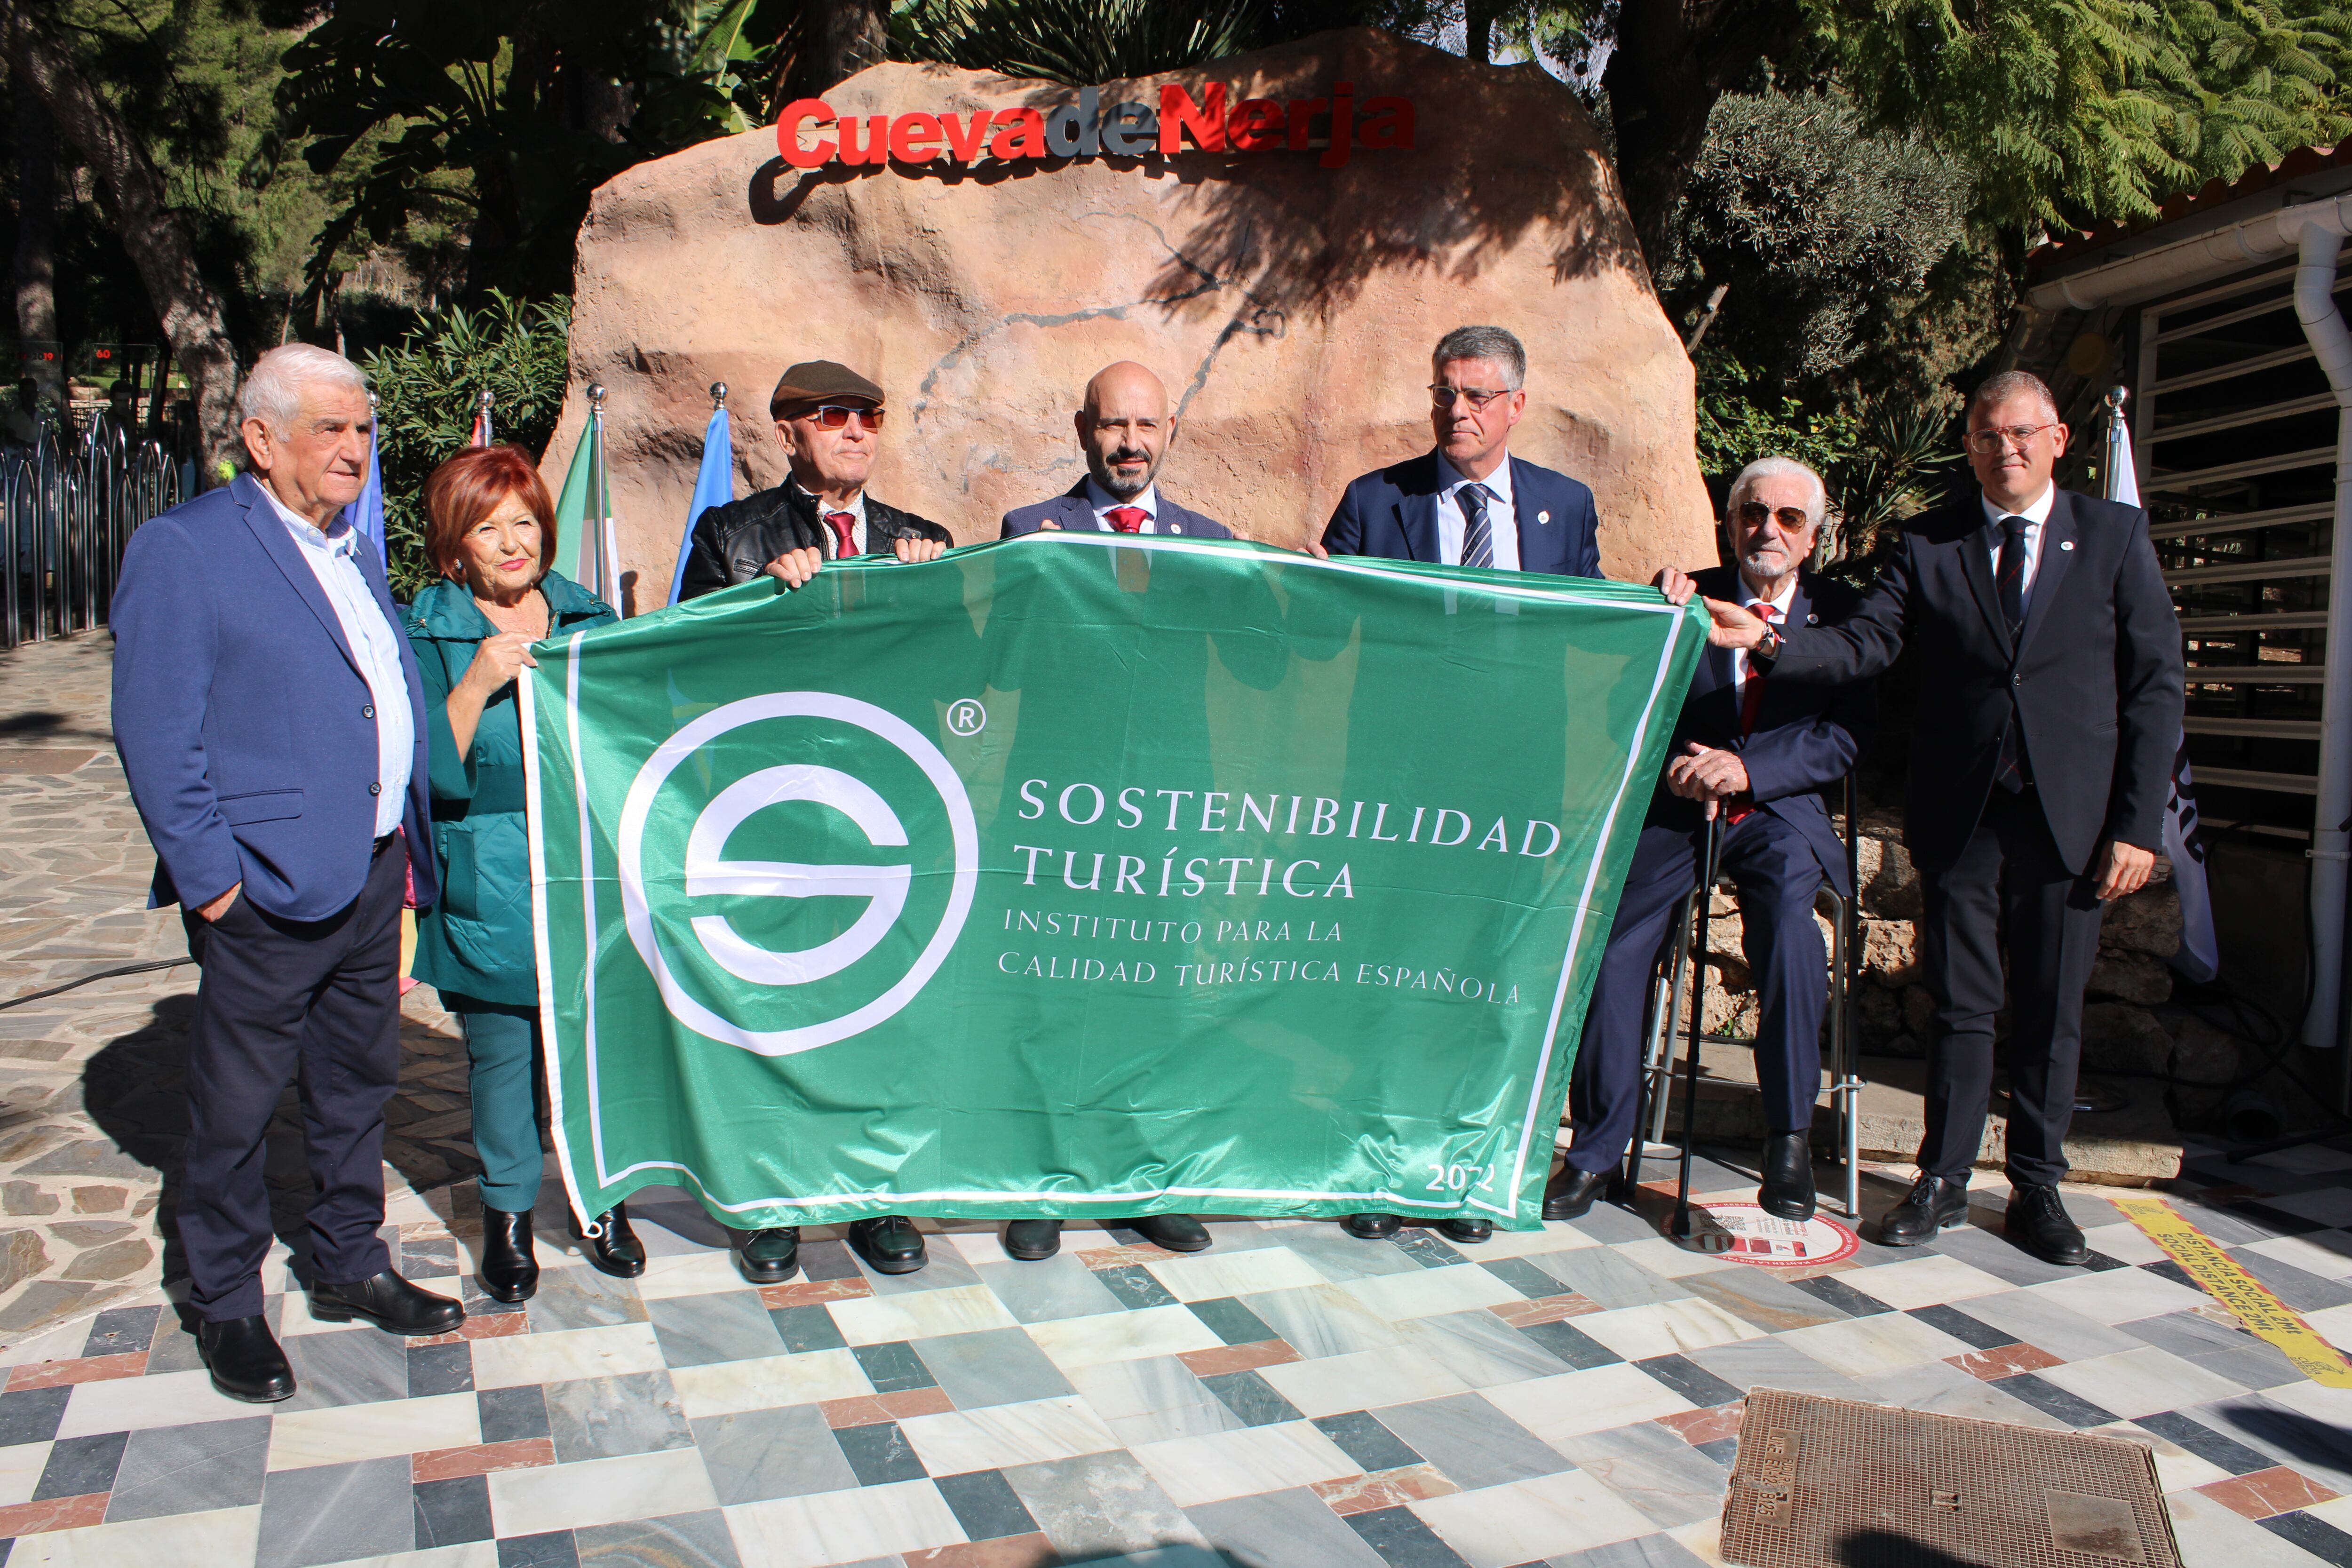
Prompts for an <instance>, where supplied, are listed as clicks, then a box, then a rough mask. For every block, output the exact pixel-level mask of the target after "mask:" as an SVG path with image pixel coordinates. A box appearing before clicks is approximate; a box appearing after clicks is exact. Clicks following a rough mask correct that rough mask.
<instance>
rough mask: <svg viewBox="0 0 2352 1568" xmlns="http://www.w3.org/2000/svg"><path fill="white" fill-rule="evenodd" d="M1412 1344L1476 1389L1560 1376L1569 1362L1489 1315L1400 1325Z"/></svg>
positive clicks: (1442, 1317) (1469, 1314)
mask: <svg viewBox="0 0 2352 1568" xmlns="http://www.w3.org/2000/svg"><path fill="white" fill-rule="evenodd" d="M1397 1330H1398V1331H1399V1332H1400V1333H1401V1334H1402V1335H1403V1336H1404V1342H1405V1344H1406V1345H1408V1346H1409V1347H1411V1348H1412V1349H1413V1350H1417V1351H1419V1352H1421V1353H1422V1354H1423V1355H1425V1356H1427V1357H1428V1358H1429V1359H1430V1360H1432V1361H1433V1362H1435V1363H1437V1364H1438V1365H1440V1366H1442V1367H1444V1369H1445V1370H1446V1371H1448V1372H1450V1373H1453V1374H1454V1376H1456V1377H1458V1378H1460V1379H1461V1380H1462V1381H1463V1382H1464V1383H1465V1384H1469V1385H1470V1386H1471V1387H1472V1388H1492V1387H1493V1386H1495V1385H1496V1384H1498V1383H1524V1382H1526V1381H1527V1380H1528V1378H1531V1377H1555V1376H1558V1375H1559V1373H1563V1372H1566V1371H1568V1370H1569V1367H1568V1363H1566V1362H1563V1361H1561V1360H1560V1359H1559V1357H1558V1356H1555V1355H1552V1354H1549V1352H1546V1351H1544V1350H1543V1349H1542V1348H1540V1346H1539V1345H1538V1342H1536V1341H1535V1340H1533V1339H1531V1338H1529V1337H1528V1335H1526V1334H1524V1333H1522V1332H1520V1331H1518V1330H1517V1329H1515V1328H1513V1327H1511V1326H1510V1325H1509V1324H1508V1323H1506V1322H1504V1321H1502V1320H1501V1319H1500V1318H1497V1317H1496V1316H1495V1314H1494V1313H1492V1312H1488V1311H1470V1312H1447V1313H1444V1314H1442V1315H1440V1316H1436V1317H1428V1318H1414V1319H1412V1320H1410V1321H1405V1322H1402V1323H1399V1324H1398V1325H1397Z"/></svg>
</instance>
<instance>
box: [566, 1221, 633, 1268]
mask: <svg viewBox="0 0 2352 1568" xmlns="http://www.w3.org/2000/svg"><path fill="white" fill-rule="evenodd" d="M564 1225H565V1226H566V1227H567V1228H569V1229H570V1230H571V1232H572V1240H574V1241H576V1242H578V1243H579V1244H580V1251H581V1253H582V1255H583V1256H584V1257H585V1258H587V1259H588V1262H589V1264H590V1266H591V1267H592V1268H594V1269H595V1270H596V1272H598V1273H599V1274H610V1275H611V1276H612V1277H613V1278H614V1279H635V1278H636V1277H637V1276H638V1275H640V1274H643V1273H644V1272H645V1271H646V1247H645V1243H643V1242H641V1241H639V1240H638V1239H637V1233H636V1232H635V1231H634V1230H632V1229H630V1228H629V1211H628V1208H627V1206H626V1205H622V1204H614V1205H613V1206H612V1207H611V1208H608V1209H606V1210H605V1211H604V1213H603V1214H600V1215H597V1216H596V1225H597V1227H598V1234H597V1235H594V1236H590V1235H589V1234H588V1233H587V1227H586V1226H583V1225H582V1224H581V1223H580V1216H579V1215H576V1214H572V1213H570V1212H569V1211H568V1210H567V1211H566V1213H565V1215H564Z"/></svg>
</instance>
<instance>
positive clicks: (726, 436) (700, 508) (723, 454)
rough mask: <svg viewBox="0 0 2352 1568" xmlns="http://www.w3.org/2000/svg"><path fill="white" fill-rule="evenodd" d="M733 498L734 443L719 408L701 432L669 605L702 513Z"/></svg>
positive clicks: (674, 598)
mask: <svg viewBox="0 0 2352 1568" xmlns="http://www.w3.org/2000/svg"><path fill="white" fill-rule="evenodd" d="M734 499H735V442H734V437H732V435H731V434H730V430H729V426H728V423H727V410H726V407H725V406H724V405H721V406H719V407H717V408H714V409H712V410H711V411H710V424H709V426H708V427H707V428H705V429H704V431H703V432H702V471H701V472H699V473H698V474H696V475H695V476H694V499H693V500H690V501H688V502H687V505H686V531H685V532H684V533H682V534H680V535H679V536H678V541H677V568H676V569H675V570H673V571H672V572H671V573H670V574H669V602H670V603H671V604H673V605H675V604H677V595H678V590H679V589H681V588H683V587H684V586H685V585H686V553H687V552H688V550H690V549H692V548H693V547H694V525H695V524H696V523H698V522H699V521H702V514H703V512H704V511H705V510H709V508H711V507H714V506H725V505H726V504H727V503H728V502H729V501H730V500H734Z"/></svg>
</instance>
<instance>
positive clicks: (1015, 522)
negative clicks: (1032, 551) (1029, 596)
mask: <svg viewBox="0 0 2352 1568" xmlns="http://www.w3.org/2000/svg"><path fill="white" fill-rule="evenodd" d="M1075 420H1076V426H1077V431H1078V450H1079V451H1081V452H1082V453H1084V454H1085V455H1086V460H1087V477H1086V478H1085V479H1080V480H1079V481H1078V482H1077V483H1076V484H1075V485H1073V486H1071V487H1070V488H1069V489H1067V490H1066V491H1065V492H1064V493H1062V494H1061V495H1057V496H1055V498H1054V499H1053V500H1041V501H1038V502H1036V503H1035V504H1034V505H1031V506H1023V507H1015V508H1013V510H1011V511H1008V512H1006V513H1005V514H1004V531H1003V535H1002V536H1001V537H1003V538H1005V539H1018V538H1019V537H1020V536H1021V535H1023V534H1024V533H1034V532H1036V531H1038V530H1039V529H1041V528H1042V529H1075V530H1076V531H1079V532H1085V531H1087V530H1089V529H1091V530H1094V531H1098V532H1104V533H1150V534H1166V535H1169V536H1171V537H1174V538H1183V539H1231V538H1232V537H1233V536H1234V534H1233V530H1231V529H1229V528H1227V527H1226V526H1225V525H1224V524H1223V523H1222V522H1219V521H1217V520H1216V519H1214V518H1213V517H1203V516H1202V515H1201V514H1200V513H1199V512H1197V511H1193V510H1190V509H1189V508H1186V507H1181V506H1178V505H1177V504H1176V503H1175V502H1174V501H1172V500H1169V499H1168V497H1167V496H1166V495H1165V494H1164V493H1163V492H1162V491H1161V490H1160V486H1159V482H1158V480H1159V474H1160V463H1161V461H1162V460H1163V459H1165V458H1167V456H1168V448H1169V447H1170V446H1171V445H1172V444H1173V443H1174V442H1175V439H1176V418H1175V416H1173V415H1172V414H1171V413H1170V412H1169V411H1168V386H1167V384H1166V383H1164V382H1162V381H1161V380H1160V378H1159V377H1158V376H1157V375H1155V374H1152V373H1151V372H1150V371H1149V370H1147V369H1145V368H1144V367H1143V366H1141V365H1139V364H1137V363H1135V362H1134V361H1133V360H1120V361H1119V362H1118V363H1116V364H1108V365H1105V366H1104V367H1103V368H1102V369H1100V370H1098V371H1097V372H1096V373H1095V378H1094V379H1093V380H1092V381H1089V382H1088V383H1087V397H1086V402H1085V404H1084V405H1081V406H1080V407H1079V409H1078V412H1077V414H1076V416H1075Z"/></svg>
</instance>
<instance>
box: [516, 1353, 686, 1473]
mask: <svg viewBox="0 0 2352 1568" xmlns="http://www.w3.org/2000/svg"><path fill="white" fill-rule="evenodd" d="M547 1424H548V1429H549V1436H551V1437H553V1438H554V1439H555V1458H556V1460H557V1462H558V1463H559V1464H572V1463H573V1462H575V1461H578V1460H581V1459H609V1458H616V1457H618V1456H620V1455H623V1454H649V1453H652V1452H654V1451H655V1450H656V1449H659V1448H683V1447H689V1446H691V1445H692V1443H693V1442H694V1435H693V1433H692V1432H691V1431H689V1430H688V1427H687V1424H686V1411H685V1408H684V1407H683V1406H682V1405H680V1403H679V1401H678V1396H677V1390H676V1389H675V1388H674V1387H673V1386H672V1385H671V1384H670V1374H669V1373H666V1372H632V1373H622V1374H621V1375H619V1376H617V1377H583V1378H577V1379H574V1380H572V1381H571V1382H569V1383H551V1384H548V1385H547Z"/></svg>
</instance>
